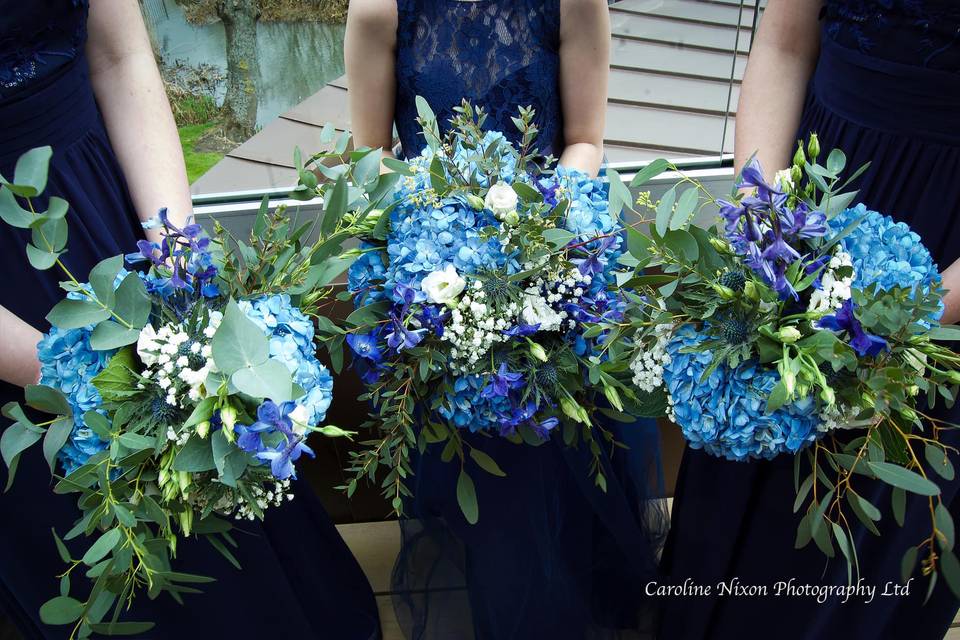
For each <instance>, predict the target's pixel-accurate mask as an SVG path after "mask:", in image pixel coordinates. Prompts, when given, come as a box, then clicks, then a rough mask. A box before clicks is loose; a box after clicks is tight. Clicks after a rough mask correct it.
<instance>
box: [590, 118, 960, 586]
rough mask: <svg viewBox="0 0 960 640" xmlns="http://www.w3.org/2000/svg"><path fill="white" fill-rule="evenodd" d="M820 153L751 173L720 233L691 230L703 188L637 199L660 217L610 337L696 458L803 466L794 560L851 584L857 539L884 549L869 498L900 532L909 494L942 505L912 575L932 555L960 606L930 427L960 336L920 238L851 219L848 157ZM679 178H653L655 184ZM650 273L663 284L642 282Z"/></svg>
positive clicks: (908, 563)
mask: <svg viewBox="0 0 960 640" xmlns="http://www.w3.org/2000/svg"><path fill="white" fill-rule="evenodd" d="M818 147H819V145H818V144H817V140H816V137H815V136H814V137H813V138H812V139H811V140H810V143H809V145H807V147H806V148H804V146H803V145H801V146H799V147H798V150H797V153H796V155H795V157H794V163H793V166H792V167H791V168H790V169H789V170H786V171H783V172H780V173H779V174H777V177H776V180H775V183H774V184H768V183H767V182H766V181H765V180H764V178H763V174H762V172H761V170H760V167H759V165H758V164H757V163H756V162H750V163H749V164H748V165H747V166H746V167H745V168H744V170H743V173H742V175H741V177H740V179H739V181H738V183H737V188H738V189H741V190H746V195H744V193H743V192H742V191H741V192H737V191H735V192H734V193H733V194H732V198H731V200H729V201H722V200H721V201H714V204H715V205H716V206H718V208H719V212H720V222H721V225H722V226H721V227H720V228H712V229H710V230H709V231H704V230H702V229H698V228H696V227H691V226H689V218H690V215H691V214H692V212H693V211H694V209H695V208H696V206H697V204H698V203H699V201H700V197H699V194H700V193H701V192H703V193H706V191H705V190H704V189H701V188H700V187H699V185H697V184H695V183H693V181H691V180H689V179H684V180H683V182H682V183H692V186H690V187H688V189H687V191H685V192H684V193H683V194H681V195H680V197H679V198H676V197H675V196H676V191H675V190H672V191H670V192H668V193H667V195H665V196H664V197H663V198H662V199H661V201H660V202H659V203H653V202H650V199H649V197H645V198H641V201H640V204H641V205H642V206H643V207H645V208H648V209H649V210H650V211H653V212H655V215H654V217H653V218H652V219H651V220H650V221H651V222H652V223H653V225H652V226H651V228H650V230H649V232H648V233H641V232H639V231H637V230H633V229H631V230H630V232H629V247H630V252H631V257H630V258H628V259H627V260H626V261H625V263H627V264H629V265H630V266H632V267H634V268H635V269H636V275H635V277H633V278H631V279H630V280H629V281H627V282H625V283H624V286H625V287H626V288H630V289H635V292H631V291H626V292H625V295H626V296H627V297H628V299H629V300H630V309H629V310H628V312H627V315H628V316H629V318H630V320H629V321H628V322H623V323H617V324H606V325H603V329H604V330H609V331H613V332H617V334H618V336H619V338H621V339H623V341H624V342H625V343H627V344H630V345H632V347H630V349H632V353H631V354H630V355H629V357H630V359H631V362H632V364H631V369H632V370H633V379H634V383H635V384H636V385H637V387H638V390H640V391H642V392H643V393H647V394H650V396H652V397H653V398H660V399H662V401H665V402H666V404H667V406H668V409H667V413H668V415H669V416H670V417H671V419H673V421H674V422H676V423H677V424H678V425H679V426H680V428H681V429H682V430H683V434H684V437H685V438H686V439H687V441H688V443H689V444H690V446H691V447H693V448H696V449H703V450H704V451H706V452H708V453H710V454H712V455H716V456H720V457H724V458H727V459H730V460H742V461H747V460H752V459H769V458H773V457H775V456H778V455H783V454H797V453H802V454H803V455H797V457H796V466H795V469H796V472H795V479H796V491H797V495H796V497H795V502H794V508H795V511H800V510H803V513H804V516H803V518H802V520H801V521H800V524H799V528H798V532H797V546H798V547H802V546H805V545H807V544H809V543H810V542H811V541H813V542H814V543H815V544H816V545H817V546H818V547H819V548H820V549H821V550H822V551H823V553H825V554H826V555H828V556H830V557H833V556H834V555H835V553H836V552H837V551H838V550H839V552H840V553H841V554H842V555H843V556H844V557H845V559H846V561H847V563H848V569H849V570H850V572H851V575H852V572H853V570H854V569H855V568H856V567H858V566H859V565H858V559H857V557H856V548H855V545H854V544H853V543H852V540H853V535H852V528H851V525H852V524H853V523H854V522H855V521H856V520H859V521H860V522H861V523H862V524H863V526H864V527H865V528H867V529H868V530H869V531H871V532H872V533H874V534H876V535H879V531H878V529H877V526H876V523H877V522H878V521H880V520H881V518H882V512H881V508H880V505H874V504H871V502H870V501H869V500H868V499H867V498H866V497H865V495H866V492H865V491H862V489H860V487H861V483H862V482H864V481H880V482H884V483H887V484H888V485H890V486H891V487H892V504H891V507H892V511H893V516H894V519H895V520H896V521H897V522H898V523H901V524H902V522H903V518H904V504H905V500H904V496H905V493H904V492H912V493H915V494H919V495H921V496H925V497H926V498H927V499H928V500H929V504H930V514H931V534H930V537H929V538H927V539H926V540H923V541H918V545H917V546H915V547H911V548H910V549H908V550H906V554H905V556H904V560H903V571H904V576H909V575H910V574H911V573H912V572H913V570H914V568H915V566H916V563H917V560H918V558H920V559H921V561H922V566H923V572H924V574H925V575H931V576H932V578H931V584H930V588H931V589H932V588H933V584H934V582H935V580H934V578H935V577H936V575H937V574H938V573H942V574H943V576H944V578H945V579H946V580H947V582H948V584H949V585H950V586H951V588H952V589H953V590H954V591H955V592H957V593H960V563H958V561H957V558H956V556H955V555H954V552H953V550H952V549H953V545H954V525H953V520H952V517H951V516H950V514H949V512H948V511H947V509H946V507H945V506H944V505H943V504H942V503H941V501H940V498H939V493H940V489H939V487H938V486H937V483H936V482H935V480H936V476H937V475H939V476H941V477H942V478H944V479H947V480H949V479H952V478H953V475H954V468H953V465H952V463H951V460H950V456H951V454H954V453H956V451H955V450H954V449H953V448H952V447H950V446H948V445H946V444H944V443H943V442H942V441H941V439H940V435H941V434H942V432H943V431H944V430H946V429H952V428H954V427H955V425H952V424H947V423H944V422H942V421H940V420H937V419H935V418H934V417H932V416H931V415H929V414H927V407H933V406H934V405H935V404H936V403H939V402H944V403H947V404H952V403H953V402H954V401H955V399H956V393H957V384H958V382H960V356H957V355H956V354H955V353H954V352H953V351H952V350H951V349H950V348H948V347H947V346H946V345H944V344H942V342H943V341H945V340H947V341H949V340H957V339H960V330H957V329H956V328H953V327H941V326H939V323H938V318H939V316H940V313H941V309H942V303H941V298H942V295H943V291H942V290H941V289H940V278H939V275H938V272H937V268H936V265H934V264H933V262H932V260H931V258H930V254H929V252H928V251H927V249H926V248H925V247H924V246H923V244H922V243H921V242H920V238H919V237H918V236H917V235H916V234H915V233H913V232H911V231H910V229H909V228H908V227H907V226H906V225H905V224H903V223H896V222H894V221H893V220H892V219H891V218H890V217H888V216H885V215H883V214H881V213H878V212H875V211H869V210H868V209H867V208H866V207H864V206H863V205H856V206H851V204H852V203H853V202H854V200H855V197H856V194H854V193H846V194H844V193H841V191H842V189H843V188H844V186H845V185H846V184H848V183H849V182H850V180H852V179H853V178H854V177H855V175H854V176H853V177H851V178H849V179H848V180H846V181H845V182H843V181H841V179H840V174H841V173H842V171H843V169H844V165H845V157H844V154H843V153H842V152H841V151H839V150H835V151H833V152H831V153H830V154H829V155H828V156H827V158H826V162H825V165H820V164H818V163H817V160H818V158H819V156H820V151H819V148H818ZM665 168H666V163H662V162H661V163H655V164H654V165H652V168H651V169H650V170H649V171H647V172H646V174H645V175H643V176H641V181H642V180H646V179H647V178H649V177H651V176H652V174H654V173H656V172H658V171H662V170H663V169H665ZM613 178H614V181H615V182H616V183H617V184H618V185H619V187H621V188H622V187H623V185H622V183H619V180H618V179H617V177H616V176H613ZM613 190H614V191H618V189H617V188H616V187H614V188H613ZM618 192H619V191H618ZM707 199H708V200H712V198H711V197H709V194H707ZM623 201H624V202H626V199H623ZM650 268H656V269H658V270H659V273H643V272H641V269H650ZM924 461H925V462H924ZM784 499H788V498H787V497H786V496H785V497H784ZM905 579H906V578H905Z"/></svg>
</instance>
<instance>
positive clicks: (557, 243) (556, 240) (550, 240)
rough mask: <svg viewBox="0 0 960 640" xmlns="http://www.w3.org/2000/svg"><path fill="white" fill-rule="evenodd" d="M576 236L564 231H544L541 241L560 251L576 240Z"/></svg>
mask: <svg viewBox="0 0 960 640" xmlns="http://www.w3.org/2000/svg"><path fill="white" fill-rule="evenodd" d="M576 237H577V236H576V234H575V233H573V232H570V231H567V230H566V229H544V230H543V239H544V241H545V242H546V243H547V244H549V245H550V246H551V247H553V248H554V249H562V248H563V247H565V246H567V245H568V244H570V243H571V242H573V240H574V239H575V238H576Z"/></svg>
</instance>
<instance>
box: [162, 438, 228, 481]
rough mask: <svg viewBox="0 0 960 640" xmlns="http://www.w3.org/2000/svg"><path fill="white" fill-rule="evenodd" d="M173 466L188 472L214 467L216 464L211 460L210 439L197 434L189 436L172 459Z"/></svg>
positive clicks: (211, 469) (208, 469) (207, 469)
mask: <svg viewBox="0 0 960 640" xmlns="http://www.w3.org/2000/svg"><path fill="white" fill-rule="evenodd" d="M173 468H174V469H175V470H177V471H186V472H188V473H200V472H202V471H213V470H214V469H216V468H217V465H216V463H215V462H214V460H213V447H212V445H211V444H210V440H207V439H205V438H201V437H200V436H198V435H192V436H190V439H189V440H187V444H185V445H184V446H183V449H181V450H180V453H178V454H177V457H176V458H175V459H174V461H173Z"/></svg>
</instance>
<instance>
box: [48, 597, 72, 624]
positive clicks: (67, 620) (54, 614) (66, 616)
mask: <svg viewBox="0 0 960 640" xmlns="http://www.w3.org/2000/svg"><path fill="white" fill-rule="evenodd" d="M82 615H83V603H82V602H80V601H79V600H76V599H74V598H71V597H69V596H57V597H56V598H52V599H50V600H47V601H46V602H44V603H43V605H42V606H41V607H40V620H42V621H43V623H44V624H50V625H61V624H72V623H74V622H76V621H77V620H79V619H80V616H82Z"/></svg>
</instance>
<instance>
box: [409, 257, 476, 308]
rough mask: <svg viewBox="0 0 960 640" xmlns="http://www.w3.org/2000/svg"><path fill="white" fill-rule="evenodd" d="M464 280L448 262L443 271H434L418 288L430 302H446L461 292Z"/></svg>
mask: <svg viewBox="0 0 960 640" xmlns="http://www.w3.org/2000/svg"><path fill="white" fill-rule="evenodd" d="M466 286H467V283H466V281H465V280H464V279H463V278H461V277H460V274H458V273H457V269H456V267H454V266H453V265H452V264H448V265H447V267H446V269H444V270H443V271H434V272H433V273H431V274H430V275H428V276H427V277H426V278H424V279H423V281H422V282H421V283H420V288H421V289H422V290H423V292H424V293H425V294H427V298H428V299H429V300H430V302H433V303H436V304H447V303H448V302H451V301H453V300H454V298H456V297H457V296H458V295H460V294H461V293H463V290H464V288H465V287H466Z"/></svg>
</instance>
